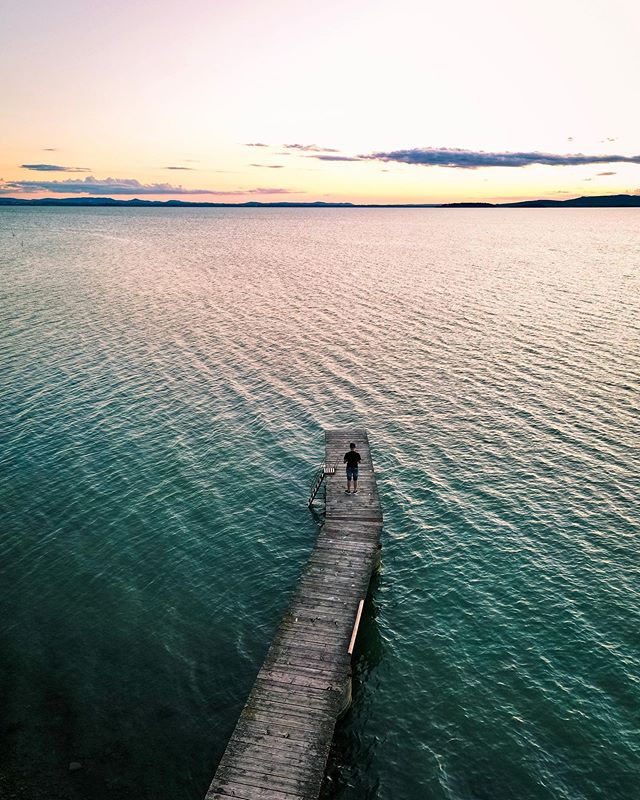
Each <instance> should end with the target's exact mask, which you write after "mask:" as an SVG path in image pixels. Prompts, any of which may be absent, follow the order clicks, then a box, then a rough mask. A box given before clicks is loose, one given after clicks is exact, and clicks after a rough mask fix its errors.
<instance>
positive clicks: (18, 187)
mask: <svg viewBox="0 0 640 800" xmlns="http://www.w3.org/2000/svg"><path fill="white" fill-rule="evenodd" d="M16 191H17V192H41V191H47V192H54V193H55V194H99V195H105V194H106V195H119V194H135V195H154V194H155V195H175V194H208V195H221V196H236V195H238V196H241V195H246V194H265V195H268V194H294V193H295V194H299V192H293V191H292V190H290V189H281V188H272V187H262V186H260V187H256V188H253V189H231V190H222V189H189V188H186V187H184V186H172V185H171V184H169V183H140V181H137V180H135V178H105V179H103V180H101V179H99V178H94V177H93V176H89V177H87V178H84V180H80V179H73V178H69V179H68V180H64V181H4V182H0V193H7V192H16Z"/></svg>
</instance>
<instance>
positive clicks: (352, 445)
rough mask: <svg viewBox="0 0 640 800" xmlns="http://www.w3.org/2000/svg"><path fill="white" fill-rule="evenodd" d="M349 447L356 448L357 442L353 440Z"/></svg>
mask: <svg viewBox="0 0 640 800" xmlns="http://www.w3.org/2000/svg"><path fill="white" fill-rule="evenodd" d="M349 449H350V450H355V449H356V443H355V442H351V444H350V445H349Z"/></svg>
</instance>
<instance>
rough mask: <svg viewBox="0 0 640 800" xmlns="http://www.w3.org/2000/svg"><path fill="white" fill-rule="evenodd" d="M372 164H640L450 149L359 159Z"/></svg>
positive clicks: (614, 158) (616, 158) (627, 159)
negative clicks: (395, 162) (374, 162)
mask: <svg viewBox="0 0 640 800" xmlns="http://www.w3.org/2000/svg"><path fill="white" fill-rule="evenodd" d="M360 158H362V159H366V160H372V161H397V162H399V163H401V164H418V165H421V166H425V167H453V168H456V169H478V168H479V167H528V166H530V165H532V164H543V165H545V166H551V167H571V166H581V165H583V164H616V163H628V164H640V155H637V156H620V155H593V156H590V155H584V154H583V153H568V154H566V155H557V154H554V153H539V152H529V153H527V152H525V153H509V152H503V153H485V152H484V151H483V150H479V151H475V150H457V149H450V148H435V147H414V148H412V149H410V150H391V151H388V152H379V153H369V154H368V155H362V156H360Z"/></svg>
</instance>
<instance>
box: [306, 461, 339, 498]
mask: <svg viewBox="0 0 640 800" xmlns="http://www.w3.org/2000/svg"><path fill="white" fill-rule="evenodd" d="M335 473H336V468H335V465H334V466H333V467H328V466H327V465H326V464H323V465H322V467H321V468H320V472H319V474H318V476H317V477H316V479H315V482H314V484H313V488H312V489H311V496H310V497H309V503H308V506H309V508H311V506H312V505H313V501H314V500H315V499H316V495H317V494H318V492H319V491H320V487H321V486H322V482H323V481H324V479H325V478H326V477H327V475H335Z"/></svg>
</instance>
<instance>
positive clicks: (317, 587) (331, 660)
mask: <svg viewBox="0 0 640 800" xmlns="http://www.w3.org/2000/svg"><path fill="white" fill-rule="evenodd" d="M350 442H355V443H356V445H357V449H358V451H359V453H360V455H361V457H362V460H361V462H360V469H359V477H358V494H357V495H353V494H351V495H347V494H345V491H344V490H345V485H346V481H345V475H344V469H342V468H341V465H342V461H343V457H344V454H345V453H346V451H347V450H348V449H349V443H350ZM325 464H327V465H334V464H337V465H338V469H337V470H336V472H335V474H333V475H328V476H327V477H326V516H325V523H324V526H323V527H322V530H321V531H320V534H319V535H318V539H317V541H316V545H315V548H314V550H313V552H312V554H311V557H310V558H309V561H308V562H307V565H306V567H305V569H304V571H303V573H302V576H301V578H300V581H299V582H298V585H297V587H296V590H295V592H294V595H293V597H292V599H291V602H290V604H289V608H288V610H287V612H286V613H285V615H284V617H283V618H282V621H281V623H280V627H279V628H278V630H277V631H276V634H275V637H274V639H273V642H272V644H271V647H270V648H269V652H268V653H267V657H266V659H265V661H264V664H263V665H262V668H261V669H260V671H259V673H258V676H257V678H256V681H255V683H254V685H253V688H252V690H251V693H250V695H249V698H248V700H247V703H246V705H245V707H244V709H243V710H242V713H241V714H240V718H239V720H238V723H237V725H236V727H235V730H234V732H233V735H232V737H231V739H230V740H229V744H228V745H227V748H226V750H225V752H224V755H223V756H222V760H221V761H220V764H219V765H218V769H217V771H216V774H215V777H214V779H213V781H212V783H211V786H210V788H209V791H208V792H207V795H206V800H228V798H237V800H315V799H316V798H317V797H318V795H319V793H320V788H321V785H322V780H323V777H324V770H325V765H326V761H327V757H328V755H329V748H330V746H331V740H332V738H333V730H334V727H335V723H336V720H337V718H338V716H339V714H340V713H341V711H343V710H344V709H345V707H346V705H347V704H348V702H349V698H350V690H351V656H350V655H349V653H348V650H349V646H350V643H351V641H352V638H353V634H354V625H355V621H356V616H357V615H358V609H359V607H360V608H361V605H360V601H361V600H363V599H364V598H365V597H366V594H367V590H368V587H369V581H370V579H371V573H372V571H373V569H374V567H375V566H376V564H377V560H378V558H379V549H380V534H381V531H382V512H381V509H380V501H379V498H378V489H377V486H376V480H375V475H374V472H373V463H372V460H371V453H370V451H369V440H368V437H367V432H366V431H365V430H364V429H361V428H356V429H349V430H331V431H326V432H325Z"/></svg>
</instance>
